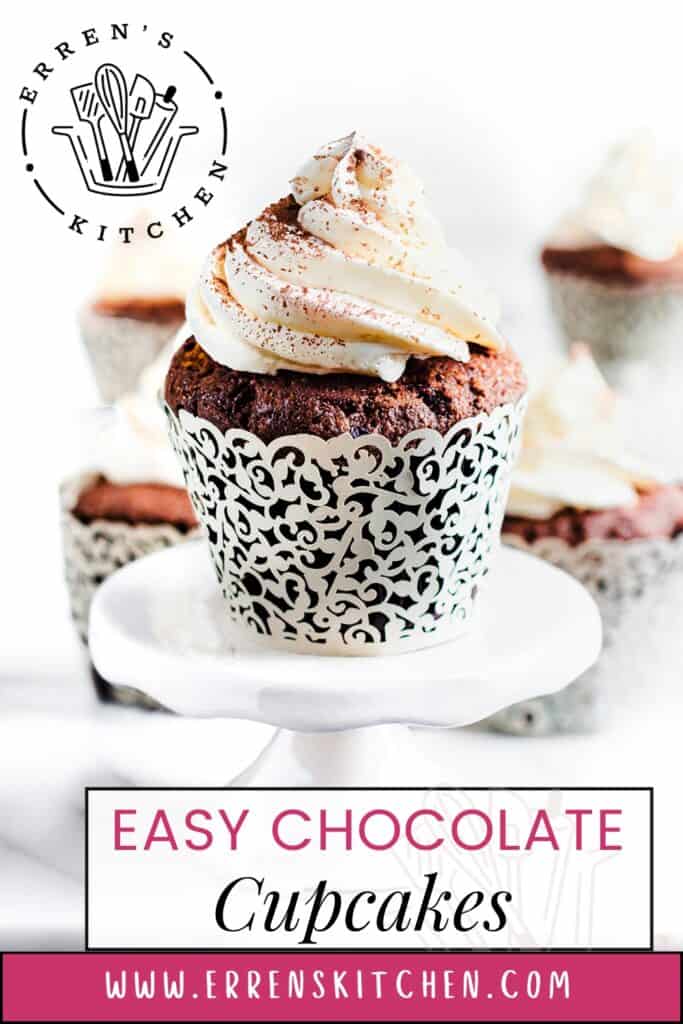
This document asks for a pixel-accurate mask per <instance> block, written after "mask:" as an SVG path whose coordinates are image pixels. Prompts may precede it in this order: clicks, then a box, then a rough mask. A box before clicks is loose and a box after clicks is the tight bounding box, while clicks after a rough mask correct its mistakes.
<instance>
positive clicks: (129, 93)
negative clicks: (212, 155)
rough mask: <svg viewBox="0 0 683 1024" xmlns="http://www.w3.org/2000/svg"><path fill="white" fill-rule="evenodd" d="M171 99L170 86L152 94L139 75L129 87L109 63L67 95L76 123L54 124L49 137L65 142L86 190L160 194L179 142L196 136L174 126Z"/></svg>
mask: <svg viewBox="0 0 683 1024" xmlns="http://www.w3.org/2000/svg"><path fill="white" fill-rule="evenodd" d="M175 94H176V87H175V86H174V85H170V86H167V87H166V88H165V89H164V90H163V92H157V91H156V89H155V87H154V85H153V83H152V82H151V81H150V79H149V78H147V77H146V76H145V75H142V74H136V75H135V77H134V79H133V82H132V85H131V86H130V87H129V86H128V82H127V80H126V77H125V75H124V73H123V71H122V70H121V69H120V68H119V67H118V66H117V65H116V64H111V63H109V64H102V65H100V67H98V68H97V70H96V72H95V75H94V81H93V82H85V83H84V84H83V85H79V86H75V87H74V88H73V89H72V90H71V98H72V100H73V104H74V108H75V111H76V114H77V117H78V121H77V122H76V123H73V124H67V125H55V126H54V127H53V128H52V133H53V134H54V135H59V136H63V137H65V138H67V139H68V140H69V142H70V143H71V148H72V151H73V154H74V157H75V159H76V162H77V164H78V167H79V170H80V172H81V176H82V178H83V181H84V183H85V186H86V188H87V189H88V191H90V192H95V193H97V194H99V195H110V196H115V195H123V196H128V197H130V196H146V195H152V194H153V193H155V192H161V191H162V189H163V188H164V186H165V185H166V182H167V180H168V176H169V174H170V171H171V168H172V167H173V163H174V161H175V158H176V156H177V153H178V147H179V146H180V143H181V141H182V139H184V138H185V137H186V136H189V135H196V134H197V133H198V131H199V128H198V127H197V126H196V125H178V126H177V127H176V126H175V119H176V115H177V113H178V106H177V103H176V102H175V99H174V97H175ZM112 168H115V169H116V171H115V173H114V171H113V170H112Z"/></svg>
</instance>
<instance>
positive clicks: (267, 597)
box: [165, 400, 525, 655]
mask: <svg viewBox="0 0 683 1024" xmlns="http://www.w3.org/2000/svg"><path fill="white" fill-rule="evenodd" d="M524 406H525V402H524V400H521V401H520V402H519V403H517V404H516V405H506V406H502V407H500V408H498V409H496V410H495V411H494V412H493V413H492V414H491V415H480V416H474V417H472V418H470V419H467V420H463V421H462V422H460V423H458V424H456V425H455V426H454V427H453V428H452V429H451V430H449V431H448V433H447V434H446V435H441V434H439V433H437V432H436V431H434V430H417V431H413V432H412V433H410V434H409V435H407V436H406V437H405V438H404V439H403V440H402V441H401V442H400V443H399V444H398V445H396V446H393V445H391V444H390V443H389V442H388V441H387V440H386V439H385V438H383V437H380V436H379V435H368V436H362V437H357V438H354V437H351V436H350V435H349V434H345V435H342V436H340V437H336V438H333V439H331V440H327V441H324V440H321V439H320V438H317V437H313V436H311V435H307V434H302V435H296V436H291V437H284V438H280V439H278V440H276V441H273V442H271V443H270V444H265V443H264V442H262V441H261V440H260V439H259V438H258V437H256V436H255V435H254V434H251V433H249V432H247V431H244V430H229V431H227V432H225V433H223V432H221V431H219V430H217V429H216V427H215V426H213V424H211V423H210V422H208V421H207V420H205V419H201V418H199V417H196V416H193V415H191V414H190V413H188V412H186V411H184V410H181V412H180V414H179V416H176V415H175V414H174V413H173V412H172V411H171V410H170V409H169V408H168V406H165V411H166V415H167V417H168V422H169V429H170V435H171V440H172V443H173V446H174V448H175V450H176V452H177V454H178V457H179V459H180V462H181V464H182V467H183V472H184V475H185V483H186V486H187V489H188V491H189V493H190V497H191V498H192V502H193V504H194V507H195V511H196V513H197V516H198V518H199V519H200V521H201V523H202V524H203V526H204V528H205V531H206V533H207V535H208V539H209V545H210V548H211V553H212V557H213V562H214V565H215V568H216V572H217V575H218V579H219V582H220V584H221V588H222V591H223V594H224V597H225V600H226V607H227V610H228V613H229V615H230V617H231V619H232V620H233V621H235V622H237V623H241V624H243V625H245V627H247V628H249V629H250V630H251V631H254V632H256V633H257V634H259V635H260V636H262V637H264V638H267V641H268V643H270V644H273V645H275V646H280V647H287V648H289V649H291V650H299V651H312V652H315V653H319V654H349V655H351V654H374V653H383V654H384V653H392V652H398V651H403V650H411V649H417V648H420V647H427V646H430V645H432V644H435V643H439V642H441V641H443V640H446V639H450V638H452V637H454V636H456V635H458V634H459V633H461V632H463V631H464V630H465V629H466V628H467V626H468V623H469V620H470V618H471V615H472V611H473V607H474V602H475V597H476V595H477V592H478V590H479V588H480V586H481V584H482V582H483V580H484V578H485V576H486V574H487V572H488V568H489V562H490V558H491V554H492V552H493V550H494V549H495V548H496V546H497V544H498V542H499V537H500V526H501V523H502V517H503V512H504V508H505V502H506V500H507V493H508V488H509V479H510V471H511V468H512V465H513V463H514V460H515V458H516V455H517V450H518V445H519V434H520V425H521V420H522V415H523V411H524Z"/></svg>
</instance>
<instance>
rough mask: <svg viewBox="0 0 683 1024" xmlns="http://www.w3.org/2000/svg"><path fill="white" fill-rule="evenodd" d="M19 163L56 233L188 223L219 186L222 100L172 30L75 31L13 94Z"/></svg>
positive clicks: (123, 231)
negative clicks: (57, 224)
mask: <svg viewBox="0 0 683 1024" xmlns="http://www.w3.org/2000/svg"><path fill="white" fill-rule="evenodd" d="M19 99H20V103H21V148H22V156H23V159H24V165H25V169H26V171H27V173H28V174H29V175H30V176H31V178H32V180H33V184H34V186H35V189H36V192H37V194H38V195H39V196H40V197H41V198H42V199H43V200H44V202H45V203H46V204H47V206H48V207H49V208H50V209H51V210H52V211H53V212H54V213H56V214H58V215H59V216H61V217H62V218H64V224H65V226H66V227H67V229H68V230H70V231H71V232H73V233H75V234H76V235H78V236H80V237H83V238H92V239H94V240H96V241H100V242H102V241H104V240H105V239H110V238H112V237H113V236H115V235H117V234H118V235H119V237H120V238H121V240H122V241H124V242H130V241H134V240H135V238H134V234H135V230H136V229H135V228H133V227H132V222H133V221H134V220H135V221H138V220H139V213H140V210H141V207H143V206H144V210H145V215H146V220H147V225H146V233H147V234H148V236H149V237H150V238H159V237H161V236H162V235H163V233H164V231H165V230H166V228H167V227H169V228H183V227H186V226H187V225H189V224H191V223H192V222H193V221H194V219H195V217H197V216H198V215H199V214H200V213H201V212H202V210H204V209H206V208H207V207H208V206H209V205H210V203H211V201H212V200H213V198H214V195H215V191H216V189H217V187H218V186H219V185H220V184H221V183H222V182H223V181H224V180H225V175H226V172H227V163H226V153H227V142H228V128H227V114H226V110H225V106H224V104H223V93H222V92H221V90H220V89H218V88H217V87H216V83H215V81H214V78H213V76H212V75H211V73H210V72H209V71H208V69H207V68H206V66H205V65H204V63H202V61H201V60H200V59H199V58H198V57H197V56H196V54H195V53H194V52H192V51H190V50H188V49H186V48H185V47H184V46H183V45H182V44H181V43H180V42H178V41H177V40H176V37H175V35H174V33H173V32H170V31H167V30H165V29H164V30H159V31H155V30H154V29H153V27H152V26H151V25H148V24H146V23H140V24H137V25H136V24H134V23H132V22H116V23H110V24H108V25H106V26H103V27H102V28H87V29H83V30H81V31H80V32H79V33H76V34H74V35H73V37H72V39H70V40H69V41H66V42H60V43H58V44H56V45H55V46H54V47H52V49H51V50H50V51H49V53H47V54H46V55H45V57H44V59H42V60H40V61H38V62H37V63H36V64H35V65H34V66H33V68H32V70H31V72H30V75H29V78H28V83H27V84H25V85H24V86H22V88H21V90H20V94H19Z"/></svg>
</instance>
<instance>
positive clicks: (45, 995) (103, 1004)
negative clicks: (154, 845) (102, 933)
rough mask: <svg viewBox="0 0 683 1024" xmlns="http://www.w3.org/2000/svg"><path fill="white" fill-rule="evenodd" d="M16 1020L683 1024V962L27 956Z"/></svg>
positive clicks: (20, 970) (13, 992) (15, 992)
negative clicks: (624, 1023)
mask: <svg viewBox="0 0 683 1024" xmlns="http://www.w3.org/2000/svg"><path fill="white" fill-rule="evenodd" d="M3 975H4V977H3V982H4V986H3V1020H6V1021H29V1020H31V1021H36V1020H40V1021H81V1020H88V1021H90V1020H94V1021H108V1020H115V1021H128V1020H138V1021H147V1020H153V1021H173V1020H185V1021H191V1020H202V1021H210V1020H243V1021H252V1020H253V1021H270V1020H279V1021H312V1020H326V1021H334V1020H344V1021H355V1020H358V1021H361V1020H377V1021H404V1020H406V1021H408V1020H423V1021H439V1020H451V1021H452V1020H471V1021H473V1020H497V1021H507V1020H510V1021H514V1020H525V1021H534V1020H544V1021H550V1020H558V1021H561V1020H572V1021H582V1020H597V1021H655V1020H657V1021H678V1020H679V1019H680V957H679V955H678V954H676V953H571V954H563V953H505V954H504V953H334V952H330V953H310V954H309V953H306V954H296V953H220V954H204V953H183V954H179V953H172V954H164V953H115V954H109V953H16V954H6V955H5V956H4V957H3Z"/></svg>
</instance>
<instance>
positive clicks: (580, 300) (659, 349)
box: [546, 271, 683, 370]
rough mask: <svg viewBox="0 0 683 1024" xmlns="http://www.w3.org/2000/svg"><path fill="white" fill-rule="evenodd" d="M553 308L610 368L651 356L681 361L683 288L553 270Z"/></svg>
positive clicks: (570, 334) (569, 333) (549, 276)
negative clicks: (627, 283)
mask: <svg viewBox="0 0 683 1024" xmlns="http://www.w3.org/2000/svg"><path fill="white" fill-rule="evenodd" d="M546 280H547V281H548V287H549V289H550V299H551V304H552V308H553V312H554V313H555V316H556V317H557V320H558V321H559V324H560V326H561V328H562V330H563V332H564V334H565V336H566V338H567V341H568V342H569V343H571V342H574V341H584V342H586V343H587V344H588V345H590V347H591V349H592V351H593V354H594V356H595V358H596V360H597V361H598V362H599V363H601V364H602V365H603V367H606V368H607V369H609V368H610V367H613V368H615V369H617V370H618V368H619V364H621V363H628V362H633V361H634V360H641V359H647V360H648V361H651V362H662V363H667V362H671V363H676V362H681V361H682V360H681V344H680V339H681V337H682V336H683V287H681V286H676V285H667V284H661V285H649V286H641V287H631V288H629V287H624V286H620V285H606V284H602V283H600V282H596V281H592V280H589V279H588V278H584V277H579V276H577V275H575V274H567V273H560V272H558V271H549V272H547V273H546Z"/></svg>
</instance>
